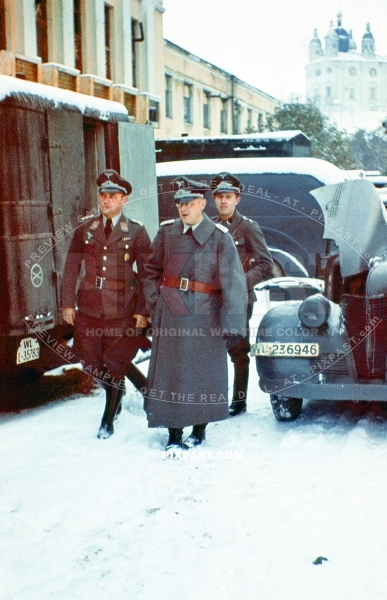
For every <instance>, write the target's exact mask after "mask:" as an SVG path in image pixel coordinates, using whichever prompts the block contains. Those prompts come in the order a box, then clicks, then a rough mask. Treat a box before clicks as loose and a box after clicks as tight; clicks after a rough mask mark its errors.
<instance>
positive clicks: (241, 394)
mask: <svg viewBox="0 0 387 600" xmlns="http://www.w3.org/2000/svg"><path fill="white" fill-rule="evenodd" d="M234 367H235V376H234V390H233V397H232V402H231V404H230V407H229V409H228V414H229V415H230V417H236V416H237V415H240V414H242V413H245V412H246V409H247V403H246V398H247V386H248V383H249V366H248V365H247V366H245V367H244V368H243V369H241V368H237V366H236V365H234Z"/></svg>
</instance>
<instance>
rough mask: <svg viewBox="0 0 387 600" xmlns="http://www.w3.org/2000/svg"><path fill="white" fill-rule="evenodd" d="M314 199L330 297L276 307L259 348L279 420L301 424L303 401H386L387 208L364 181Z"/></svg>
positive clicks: (262, 379)
mask: <svg viewBox="0 0 387 600" xmlns="http://www.w3.org/2000/svg"><path fill="white" fill-rule="evenodd" d="M311 193H312V195H313V196H314V197H315V198H316V199H317V201H318V203H319V205H320V206H321V211H322V212H321V219H323V220H324V238H325V239H326V240H327V251H326V253H325V255H323V256H321V257H320V272H321V273H322V274H323V276H324V280H325V288H324V294H322V293H317V294H313V295H310V296H309V297H307V298H305V299H304V300H303V301H290V302H282V303H279V304H278V305H277V306H274V307H273V308H271V309H270V310H269V311H268V312H267V313H266V314H265V315H264V317H263V318H262V320H261V322H260V325H259V330H258V335H257V339H256V344H255V345H254V346H253V348H252V355H253V356H255V357H256V366H257V371H258V375H259V385H260V388H261V389H262V390H263V391H264V392H266V393H268V394H270V400H271V404H272V408H273V412H274V415H275V417H276V418H277V419H278V420H280V421H289V420H293V419H296V418H297V417H298V416H299V414H300V412H301V409H302V404H303V400H304V399H313V400H350V401H352V400H357V401H359V400H362V401H363V400H366V401H375V400H376V401H387V365H386V357H387V214H386V209H385V208H384V205H383V203H382V201H381V199H380V196H379V195H378V193H377V191H376V189H375V187H374V186H373V184H372V183H371V182H369V181H365V180H364V179H363V180H361V179H359V180H354V181H346V182H344V183H338V184H335V185H331V186H327V187H323V188H319V189H317V190H314V191H312V192H311ZM317 218H319V217H317Z"/></svg>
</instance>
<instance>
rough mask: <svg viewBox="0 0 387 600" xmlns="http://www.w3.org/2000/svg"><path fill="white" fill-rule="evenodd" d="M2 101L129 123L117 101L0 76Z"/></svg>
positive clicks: (124, 111)
mask: <svg viewBox="0 0 387 600" xmlns="http://www.w3.org/2000/svg"><path fill="white" fill-rule="evenodd" d="M5 100H14V101H15V102H16V103H17V104H18V105H22V106H26V107H40V108H68V109H71V110H79V111H80V112H81V113H82V114H84V115H85V116H88V117H93V118H97V119H101V120H103V121H108V120H109V121H127V120H128V111H127V109H126V108H125V106H124V105H123V104H121V103H120V102H113V101H112V100H104V99H102V98H95V97H94V96H88V95H86V94H79V93H77V92H72V91H71V90H64V89H61V88H56V87H53V86H50V85H44V84H43V83H35V82H32V81H24V80H22V79H17V78H16V77H9V76H8V75H0V102H3V101H5Z"/></svg>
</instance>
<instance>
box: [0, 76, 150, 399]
mask: <svg viewBox="0 0 387 600" xmlns="http://www.w3.org/2000/svg"><path fill="white" fill-rule="evenodd" d="M105 168H113V169H116V170H117V171H119V172H121V174H122V175H123V176H124V177H126V178H128V179H129V180H130V181H131V183H132V184H133V194H132V196H131V197H130V202H129V203H128V213H127V214H128V216H133V217H134V218H139V219H141V220H142V221H144V223H146V225H147V227H148V228H149V229H150V231H149V233H150V235H152V234H154V233H155V232H156V231H157V226H158V214H157V197H156V172H155V158H154V135H153V129H152V127H150V126H143V125H135V124H132V123H130V122H129V115H128V111H127V109H126V108H125V106H124V105H123V104H120V103H118V102H112V101H109V100H105V99H102V98H96V97H92V96H87V95H84V94H78V93H76V92H73V91H70V90H64V89H57V88H53V87H50V86H45V85H42V84H37V83H33V82H29V81H23V80H20V79H17V78H13V77H7V76H5V75H1V76H0V170H1V178H0V265H1V267H0V276H1V287H2V291H1V294H0V312H1V323H0V382H1V381H8V380H9V379H11V378H15V379H17V378H19V377H20V378H21V377H23V378H24V379H25V377H26V376H28V375H29V374H30V375H33V374H34V373H41V372H44V371H46V370H48V369H51V368H53V367H55V366H58V365H61V364H65V363H66V362H74V359H73V356H74V355H73V353H72V349H71V347H69V346H68V345H67V342H68V340H69V339H70V338H71V337H72V328H71V327H70V326H69V325H66V323H63V321H62V317H61V306H60V293H61V283H62V272H63V266H64V261H65V258H66V254H67V249H68V246H69V242H70V240H71V237H72V235H73V233H74V231H75V229H76V227H78V226H79V225H80V223H82V222H83V221H84V219H87V218H90V217H93V216H94V215H96V214H98V212H99V209H98V192H97V186H96V179H97V175H98V173H99V172H100V171H101V170H103V169H105ZM143 189H145V191H146V196H145V200H146V202H144V192H143ZM140 190H141V191H140ZM152 190H153V192H152ZM0 402H1V400H0Z"/></svg>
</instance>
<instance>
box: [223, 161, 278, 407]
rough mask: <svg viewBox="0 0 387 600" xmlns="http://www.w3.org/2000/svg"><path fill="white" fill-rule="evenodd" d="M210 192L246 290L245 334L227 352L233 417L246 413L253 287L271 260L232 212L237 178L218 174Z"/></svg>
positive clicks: (250, 227)
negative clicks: (231, 371)
mask: <svg viewBox="0 0 387 600" xmlns="http://www.w3.org/2000/svg"><path fill="white" fill-rule="evenodd" d="M211 189H212V194H213V199H214V202H215V204H216V208H217V210H218V216H217V217H215V219H214V220H215V222H217V223H222V225H224V226H226V227H227V229H228V231H229V232H230V234H231V236H232V238H233V240H234V243H235V246H236V249H237V251H238V254H239V258H240V260H241V263H242V267H243V271H244V273H245V276H246V283H247V290H248V305H247V315H246V335H245V337H244V338H243V339H242V340H241V341H240V343H239V344H238V345H237V346H236V347H234V348H232V349H231V350H229V355H230V358H231V360H232V362H233V364H234V389H233V398H232V402H231V405H230V408H229V414H230V416H232V417H234V416H236V415H239V414H240V413H244V412H246V398H247V386H248V380H249V362H250V357H249V351H250V343H249V339H250V319H251V315H252V314H253V305H254V302H255V300H256V299H257V297H256V295H255V292H254V286H255V285H257V283H259V282H260V281H262V280H264V279H268V278H269V277H270V276H271V274H272V270H273V260H272V258H271V256H270V252H269V250H268V248H267V246H266V242H265V238H264V236H263V233H262V231H261V229H260V227H259V226H258V224H257V223H256V221H252V220H251V219H248V218H247V217H245V216H243V215H241V214H240V213H239V212H238V211H237V209H236V207H237V205H238V204H239V202H240V199H241V197H240V190H241V182H240V181H239V179H238V178H237V177H235V176H233V175H231V174H230V173H219V174H218V175H216V176H215V177H214V178H213V180H212V182H211Z"/></svg>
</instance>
